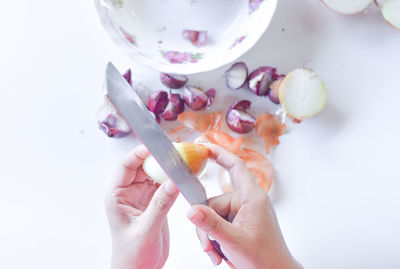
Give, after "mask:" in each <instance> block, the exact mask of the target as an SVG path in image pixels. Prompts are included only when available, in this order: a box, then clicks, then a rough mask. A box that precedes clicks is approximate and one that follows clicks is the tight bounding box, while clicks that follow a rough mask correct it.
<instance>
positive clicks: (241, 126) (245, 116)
mask: <svg viewBox="0 0 400 269" xmlns="http://www.w3.org/2000/svg"><path fill="white" fill-rule="evenodd" d="M250 106H251V102H250V101H248V100H241V101H237V102H235V103H233V104H232V105H231V106H230V108H229V110H228V112H227V113H226V118H225V120H226V124H227V125H228V127H229V128H230V129H231V130H232V131H235V132H237V133H239V134H246V133H249V132H251V131H252V130H253V129H254V127H255V123H256V118H254V117H253V116H252V115H250V114H249V113H248V112H247V110H248V109H249V108H250Z"/></svg>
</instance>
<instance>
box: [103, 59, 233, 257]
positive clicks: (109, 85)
mask: <svg viewBox="0 0 400 269" xmlns="http://www.w3.org/2000/svg"><path fill="white" fill-rule="evenodd" d="M106 89H107V96H108V98H109V100H110V102H111V103H112V104H113V105H114V106H115V108H116V109H117V111H118V113H119V114H120V115H121V116H122V117H123V118H124V119H125V120H126V121H127V123H128V124H129V126H130V127H131V129H132V130H133V132H134V133H135V134H136V136H137V137H138V138H139V140H141V142H142V143H143V144H144V145H145V146H146V148H147V149H148V150H149V152H150V153H151V154H152V155H153V157H154V158H155V159H156V161H157V162H158V164H159V165H160V167H161V168H162V169H163V170H164V172H165V173H166V174H167V175H168V177H169V178H170V179H171V180H172V181H173V182H174V183H175V185H176V186H177V187H178V189H179V190H180V192H181V193H182V194H183V196H184V197H185V198H186V200H187V201H188V202H189V203H190V205H198V204H202V205H207V204H208V203H207V194H206V191H205V189H204V187H203V185H202V184H201V183H200V181H199V179H198V178H197V177H196V176H195V175H194V174H193V172H192V170H191V169H190V168H189V167H188V166H187V164H186V163H185V161H184V160H183V159H182V157H181V155H180V154H179V153H178V151H177V150H176V149H175V147H174V145H173V144H172V143H171V141H170V140H169V138H168V137H167V135H166V134H165V133H164V131H163V129H161V127H160V125H159V124H158V123H157V122H156V121H155V119H154V118H153V116H152V114H151V113H150V112H149V110H148V109H147V107H146V106H145V104H144V103H143V102H142V100H141V99H140V97H139V96H138V94H137V93H136V91H135V89H134V88H132V87H131V85H129V83H128V82H127V81H126V79H125V78H124V77H123V76H122V75H121V73H119V71H118V70H117V68H116V67H115V66H114V65H113V64H112V63H108V65H107V69H106ZM211 242H212V244H213V245H214V247H215V249H216V250H217V251H218V253H219V254H220V255H221V257H222V258H223V259H225V260H227V258H226V257H225V255H224V254H223V253H222V251H221V247H220V245H219V243H218V242H217V241H215V240H212V239H211Z"/></svg>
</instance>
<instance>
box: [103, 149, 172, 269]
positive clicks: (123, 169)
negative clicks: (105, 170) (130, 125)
mask: <svg viewBox="0 0 400 269" xmlns="http://www.w3.org/2000/svg"><path fill="white" fill-rule="evenodd" d="M148 155H149V152H148V151H147V149H146V148H145V147H144V146H139V147H137V148H135V149H134V150H133V151H132V152H131V153H129V154H128V156H127V157H126V158H125V160H124V161H123V162H122V164H121V165H120V167H119V168H118V170H117V173H116V175H115V178H114V181H113V183H112V186H111V188H110V192H109V193H108V195H107V197H106V201H105V203H106V211H107V216H108V220H109V224H110V229H111V236H112V262H111V268H113V269H125V268H126V269H128V268H129V269H159V268H162V267H163V265H164V263H165V261H166V260H167V258H168V254H169V231H168V222H167V218H166V216H167V213H168V211H169V209H170V208H171V206H172V204H173V203H174V201H175V200H176V198H177V196H178V194H179V190H178V189H177V187H176V186H175V185H174V184H173V183H172V182H171V181H168V182H166V183H164V184H162V185H161V186H160V185H159V184H154V182H153V181H152V180H151V179H149V178H148V177H147V175H146V173H145V172H144V171H143V169H142V163H143V161H144V159H145V158H146V157H147V156H148Z"/></svg>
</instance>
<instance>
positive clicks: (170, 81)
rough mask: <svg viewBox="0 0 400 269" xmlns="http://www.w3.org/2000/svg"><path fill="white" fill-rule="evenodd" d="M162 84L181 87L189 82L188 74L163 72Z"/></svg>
mask: <svg viewBox="0 0 400 269" xmlns="http://www.w3.org/2000/svg"><path fill="white" fill-rule="evenodd" d="M160 79H161V82H162V84H164V85H165V86H166V87H168V88H170V89H180V88H182V87H183V86H185V85H186V83H187V82H188V78H187V76H183V75H174V74H167V73H161V75H160Z"/></svg>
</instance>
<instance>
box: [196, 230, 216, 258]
mask: <svg viewBox="0 0 400 269" xmlns="http://www.w3.org/2000/svg"><path fill="white" fill-rule="evenodd" d="M196 234H197V237H198V238H199V241H200V244H201V248H202V250H203V251H204V252H206V253H207V255H208V256H209V257H210V259H211V261H212V262H213V263H214V264H215V265H219V264H220V263H221V262H222V257H221V255H219V253H218V252H217V251H216V249H215V248H214V246H213V244H212V243H211V241H210V239H209V237H208V235H207V233H205V232H203V231H202V230H200V229H199V228H197V227H196Z"/></svg>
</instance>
